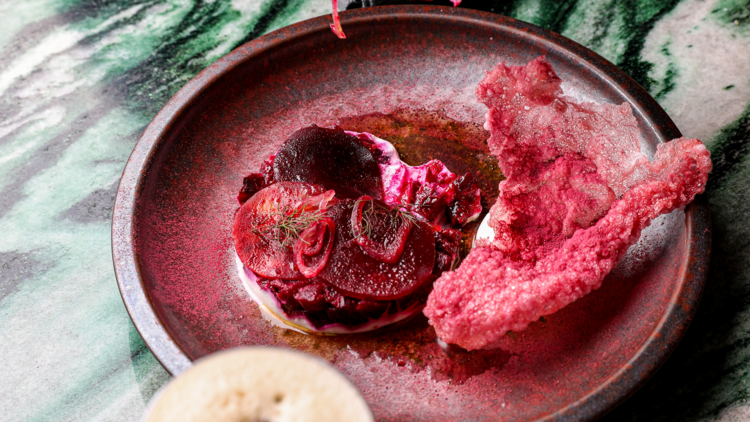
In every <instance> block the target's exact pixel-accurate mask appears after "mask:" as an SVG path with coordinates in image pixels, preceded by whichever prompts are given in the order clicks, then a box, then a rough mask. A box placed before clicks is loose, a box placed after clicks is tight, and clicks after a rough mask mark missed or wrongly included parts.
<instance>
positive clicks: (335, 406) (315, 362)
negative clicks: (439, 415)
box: [144, 347, 374, 422]
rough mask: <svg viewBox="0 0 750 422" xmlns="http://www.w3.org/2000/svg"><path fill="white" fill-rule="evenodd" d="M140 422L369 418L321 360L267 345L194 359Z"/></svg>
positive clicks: (348, 421) (354, 421)
mask: <svg viewBox="0 0 750 422" xmlns="http://www.w3.org/2000/svg"><path fill="white" fill-rule="evenodd" d="M144 420H145V421H146V422H165V421H180V422H182V421H185V422H203V421H206V422H209V421H210V422H307V421H310V422H313V421H316V422H317V421H325V422H338V421H341V422H359V421H361V422H371V421H373V420H374V419H373V416H372V413H371V412H370V409H369V408H368V407H367V404H366V403H365V401H364V399H363V398H362V397H361V396H360V395H359V392H358V391H357V390H356V389H355V388H354V386H353V385H352V384H351V383H350V382H349V381H348V380H347V379H346V378H344V376H343V375H342V374H341V373H339V372H338V371H337V370H336V369H334V368H333V367H331V366H330V365H329V364H328V363H327V362H324V361H323V360H321V359H318V358H316V357H313V356H309V355H305V354H303V353H300V352H295V351H291V350H286V349H279V348H272V347H254V348H238V349H232V350H229V351H224V352H219V353H215V354H212V355H210V356H208V357H206V358H203V359H200V360H199V361H197V362H196V365H194V366H193V367H192V368H190V369H189V370H187V371H186V372H185V373H183V374H182V375H180V376H179V377H177V378H175V379H174V380H173V381H172V382H170V383H169V384H168V385H167V387H166V388H165V389H164V391H163V392H162V393H161V394H160V395H159V396H158V397H155V403H153V404H152V408H151V411H150V412H149V413H148V415H147V416H146V417H145V418H144Z"/></svg>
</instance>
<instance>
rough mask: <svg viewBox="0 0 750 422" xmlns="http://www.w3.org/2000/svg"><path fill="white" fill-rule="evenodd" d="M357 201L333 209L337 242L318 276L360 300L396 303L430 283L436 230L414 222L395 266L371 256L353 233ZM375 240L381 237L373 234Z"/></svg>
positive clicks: (333, 206)
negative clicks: (394, 301)
mask: <svg viewBox="0 0 750 422" xmlns="http://www.w3.org/2000/svg"><path fill="white" fill-rule="evenodd" d="M355 203H356V202H355V201H353V200H343V201H340V202H337V203H336V204H334V205H331V206H329V208H328V210H327V214H328V216H329V217H330V218H331V219H333V221H334V223H335V225H336V239H335V241H334V243H333V250H332V251H331V255H330V257H329V258H328V263H327V264H326V266H325V267H324V268H323V269H322V270H321V271H320V273H319V274H318V277H320V278H321V279H323V280H325V281H326V282H327V283H328V284H329V285H330V286H331V287H333V288H335V289H336V290H338V291H339V292H341V293H342V294H344V295H346V296H350V297H354V298H358V299H371V300H393V299H398V298H401V297H403V296H406V295H408V294H410V293H412V292H414V291H415V290H417V289H418V288H420V287H421V286H422V285H424V283H425V282H427V281H428V280H429V278H430V274H431V273H432V268H433V266H434V265H435V253H436V252H435V237H434V236H433V233H432V228H431V227H430V226H429V225H427V224H425V223H423V222H419V221H418V222H414V223H413V227H412V228H411V231H410V233H409V237H408V238H407V240H406V245H405V246H404V250H403V253H402V254H401V257H400V258H399V260H398V261H397V262H396V263H394V264H388V263H386V262H382V261H378V260H376V259H374V258H372V257H371V256H369V255H367V254H366V253H365V252H364V251H363V250H362V248H361V247H360V245H359V244H358V243H357V241H356V239H355V235H354V233H353V232H352V222H351V220H352V218H351V217H352V209H353V208H354V205H355ZM372 236H373V237H374V238H379V237H380V236H378V234H377V233H373V234H372Z"/></svg>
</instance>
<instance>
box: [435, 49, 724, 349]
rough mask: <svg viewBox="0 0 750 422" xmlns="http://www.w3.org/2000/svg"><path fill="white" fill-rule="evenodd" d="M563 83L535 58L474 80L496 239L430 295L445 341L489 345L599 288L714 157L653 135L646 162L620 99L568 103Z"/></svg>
mask: <svg viewBox="0 0 750 422" xmlns="http://www.w3.org/2000/svg"><path fill="white" fill-rule="evenodd" d="M560 83H561V80H560V78H558V77H557V75H556V74H555V72H554V70H552V67H551V66H550V65H549V64H548V63H547V62H546V61H545V60H544V58H543V57H540V58H538V59H536V60H534V61H532V62H530V63H529V64H528V65H527V66H524V67H508V66H505V65H503V64H500V65H498V66H497V67H496V68H495V69H494V70H492V72H490V73H488V74H487V75H486V77H485V78H484V80H483V81H482V82H480V84H479V86H478V87H477V97H478V98H479V100H480V101H481V102H483V103H484V104H486V105H487V106H488V107H489V111H488V112H487V123H486V124H485V127H487V129H489V130H490V132H491V134H492V136H491V137H490V139H489V141H488V143H489V146H490V150H491V152H492V153H493V154H494V155H495V156H497V158H498V163H499V165H500V169H501V170H502V172H503V174H504V175H505V176H506V177H507V180H505V181H503V182H501V184H500V194H499V197H498V201H497V203H496V204H495V206H493V208H492V210H491V217H490V226H491V227H492V228H493V230H494V231H495V239H494V240H493V241H492V242H485V243H484V244H480V245H479V247H477V248H475V249H473V250H472V251H471V253H470V254H469V255H468V256H467V258H466V259H465V260H464V262H463V263H462V264H461V266H460V267H459V268H458V269H457V270H456V271H454V272H446V273H443V275H442V276H441V277H440V279H438V280H437V281H436V283H435V287H434V290H433V292H432V294H431V295H430V297H429V299H428V302H427V307H426V308H425V311H424V312H425V315H427V317H428V318H429V319H430V324H432V325H433V326H434V327H435V329H436V331H437V333H438V335H439V336H440V337H441V338H442V339H443V340H445V341H446V342H449V343H455V344H458V345H460V346H462V347H464V348H467V349H469V350H473V349H479V348H482V347H485V346H488V345H491V343H492V342H494V341H496V340H498V339H499V338H500V337H501V336H502V335H504V334H505V333H506V332H508V331H510V330H516V331H518V330H523V329H525V328H526V327H527V326H528V324H529V323H530V322H531V321H535V320H536V319H538V318H539V317H540V316H542V315H547V314H551V313H553V312H555V311H557V310H559V309H560V308H562V307H564V306H566V305H568V304H570V303H571V302H573V301H575V300H577V299H579V298H581V297H583V296H584V295H586V294H588V293H589V292H591V291H592V290H594V289H597V288H599V286H600V285H601V282H602V280H603V279H604V277H605V276H606V275H607V274H608V273H609V272H610V271H611V270H612V269H613V268H614V267H615V265H616V264H617V261H618V260H619V259H620V258H621V257H622V256H623V255H624V254H625V252H626V251H627V249H628V247H629V246H630V245H632V244H634V243H635V242H637V240H638V238H639V237H640V233H641V231H642V230H643V229H644V228H645V227H647V226H648V225H649V224H650V222H651V220H652V219H654V218H656V217H657V216H659V215H661V214H664V213H668V212H671V211H673V210H674V209H676V208H679V207H682V206H684V205H686V204H687V203H689V202H691V201H692V200H693V198H694V197H695V195H696V194H699V193H701V192H703V190H704V187H705V183H706V179H707V175H708V173H709V172H710V171H711V160H710V154H709V152H708V151H707V150H706V148H705V146H704V145H703V144H702V143H701V142H700V141H699V140H697V139H692V140H688V139H685V138H680V139H677V140H674V141H672V142H669V143H666V144H660V145H659V146H658V147H657V151H656V154H655V157H654V160H653V162H649V160H648V159H647V158H646V157H645V156H643V155H642V154H641V152H640V144H639V142H638V127H637V122H636V120H635V118H634V117H633V115H632V110H631V109H630V106H629V105H628V104H622V105H620V106H615V105H608V104H605V105H596V104H585V103H584V104H577V103H574V102H572V101H571V100H570V99H568V98H565V97H564V96H563V93H562V90H561V88H560ZM618 198H619V199H618Z"/></svg>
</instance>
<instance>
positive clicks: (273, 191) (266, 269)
mask: <svg viewBox="0 0 750 422" xmlns="http://www.w3.org/2000/svg"><path fill="white" fill-rule="evenodd" d="M324 192H325V189H323V188H322V187H321V186H317V185H312V184H308V183H289V182H282V183H277V184H274V185H271V186H269V187H267V188H265V189H263V190H261V191H260V192H258V193H257V194H255V195H254V196H253V197H252V198H250V199H249V200H248V201H247V202H245V203H244V204H243V205H242V207H240V209H239V211H238V212H237V215H236V216H235V220H234V225H233V227H232V236H233V238H234V245H235V250H236V251H237V255H238V256H239V257H240V259H241V260H242V262H243V263H244V264H245V265H247V266H248V267H249V268H250V269H251V270H253V272H254V273H256V274H258V275H259V276H261V277H275V278H283V279H293V278H302V277H303V276H302V273H300V272H299V270H298V269H297V268H296V267H295V266H294V265H293V263H294V255H293V251H292V243H293V240H295V239H284V238H283V235H284V233H283V232H282V231H281V230H280V227H278V223H279V222H280V221H281V219H282V214H283V213H284V212H287V211H289V210H293V209H294V208H295V207H296V206H297V205H299V203H300V202H302V201H303V200H304V199H305V198H308V197H311V196H315V195H320V194H322V193H324ZM305 228H306V227H302V229H305ZM300 231H301V230H300ZM287 241H289V243H285V242H287Z"/></svg>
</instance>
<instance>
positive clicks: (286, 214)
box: [250, 207, 325, 247]
mask: <svg viewBox="0 0 750 422" xmlns="http://www.w3.org/2000/svg"><path fill="white" fill-rule="evenodd" d="M269 216H270V217H271V218H273V223H271V224H266V225H263V226H259V227H253V229H252V230H250V231H251V232H252V233H253V234H255V235H256V236H258V237H260V238H261V239H263V240H265V241H266V242H270V240H271V239H272V238H273V237H274V234H275V237H276V241H277V242H279V243H281V245H282V246H284V247H287V246H289V245H291V244H292V243H293V242H294V241H296V240H297V239H299V237H300V234H301V233H302V232H303V231H305V229H307V228H308V227H310V225H312V224H313V223H315V222H317V221H320V219H321V218H323V217H325V210H320V209H319V208H315V209H311V208H308V207H296V208H291V207H284V208H282V209H280V210H276V211H275V212H273V213H270V214H269Z"/></svg>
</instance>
